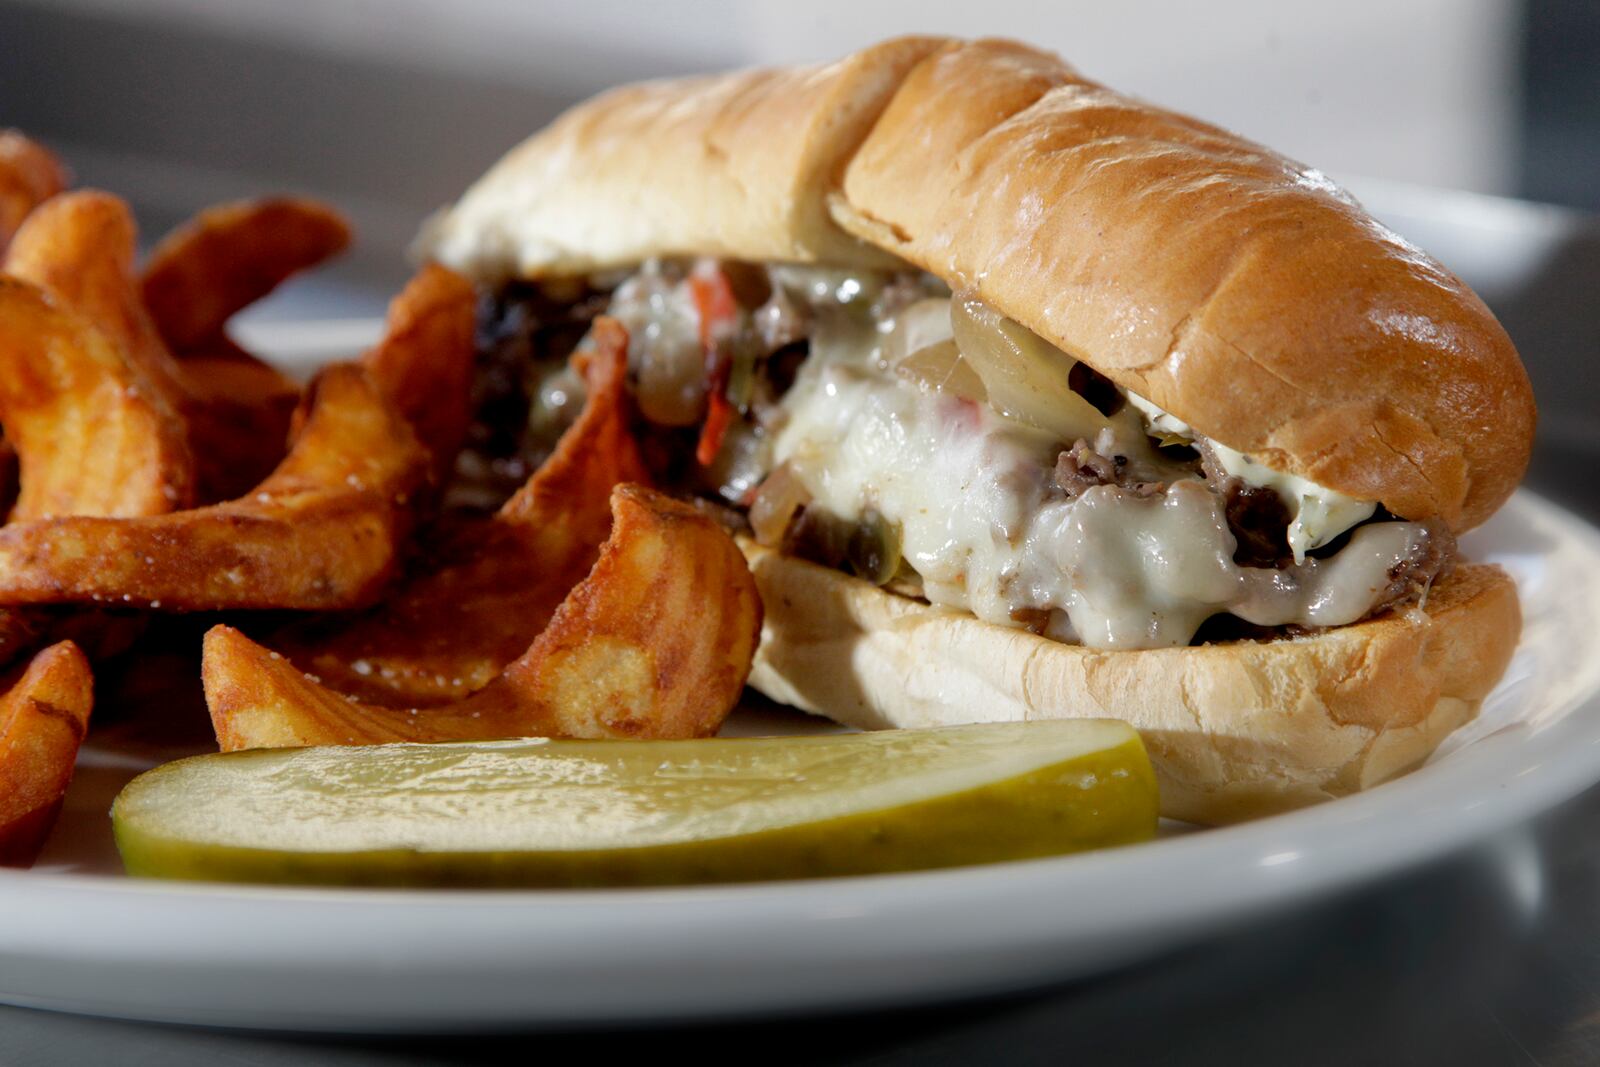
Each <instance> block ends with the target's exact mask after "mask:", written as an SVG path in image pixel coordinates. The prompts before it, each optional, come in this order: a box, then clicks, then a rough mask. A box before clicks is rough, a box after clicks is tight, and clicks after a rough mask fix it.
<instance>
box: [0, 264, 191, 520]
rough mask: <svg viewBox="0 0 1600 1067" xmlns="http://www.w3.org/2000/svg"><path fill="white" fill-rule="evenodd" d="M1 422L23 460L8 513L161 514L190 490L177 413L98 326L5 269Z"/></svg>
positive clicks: (0, 309) (0, 299) (0, 317)
mask: <svg viewBox="0 0 1600 1067" xmlns="http://www.w3.org/2000/svg"><path fill="white" fill-rule="evenodd" d="M0 423H4V425H5V428H6V437H7V440H9V441H10V442H11V444H12V446H13V447H15V449H16V450H17V455H18V459H19V463H20V467H21V480H22V487H21V490H20V492H19V494H18V497H17V503H16V505H15V507H13V508H12V512H11V514H12V520H13V521H17V520H37V519H44V518H49V517H52V516H63V515H96V516H142V515H161V514H164V513H166V512H169V511H171V510H172V509H173V508H175V507H181V506H183V504H184V503H185V502H186V501H187V500H188V498H189V494H190V492H191V490H192V485H191V480H190V469H191V468H190V460H189V448H188V442H187V440H186V439H185V434H184V426H183V422H182V420H181V419H179V418H178V417H177V416H175V415H174V414H173V412H172V411H171V409H170V408H169V407H168V406H167V405H165V404H163V403H162V402H161V398H160V397H159V396H158V395H157V394H156V393H155V391H154V390H153V389H152V388H151V387H150V386H149V384H148V382H147V381H146V380H145V379H144V377H143V376H142V375H140V374H139V373H138V372H137V371H136V370H135V369H134V368H133V366H132V364H130V363H129V362H128V360H127V359H126V358H125V357H124V356H123V355H122V353H121V352H120V351H119V350H118V349H117V348H116V347H115V346H113V345H112V344H111V343H110V342H109V341H108V340H107V339H106V337H105V335H104V334H103V333H101V331H100V330H98V329H96V328H95V327H93V326H91V325H90V324H89V323H88V322H87V321H85V320H84V319H83V318H82V317H80V316H78V315H74V314H72V313H70V312H68V311H66V310H64V309H63V308H62V307H60V306H59V305H58V303H57V302H56V301H54V300H52V299H51V298H50V297H48V296H47V295H45V294H44V293H43V292H41V291H40V290H39V289H38V288H36V287H34V286H32V285H29V284H27V283H25V282H22V281H18V280H16V279H12V278H4V277H0Z"/></svg>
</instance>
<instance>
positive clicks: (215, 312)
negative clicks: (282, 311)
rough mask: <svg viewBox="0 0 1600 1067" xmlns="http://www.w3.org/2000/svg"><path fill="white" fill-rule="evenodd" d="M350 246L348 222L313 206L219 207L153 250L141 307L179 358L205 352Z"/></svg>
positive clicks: (287, 202) (292, 202)
mask: <svg viewBox="0 0 1600 1067" xmlns="http://www.w3.org/2000/svg"><path fill="white" fill-rule="evenodd" d="M349 244H350V225H349V223H347V222H345V220H344V218H343V216H341V215H340V214H339V213H338V212H337V211H334V210H333V209H332V208H330V207H328V206H327V205H325V204H321V203H318V202H317V201H315V200H305V199H298V198H288V197H281V198H274V199H267V200H244V201H238V202H236V203H230V204H219V205H218V206H216V207H213V208H209V209H207V210H205V211H202V212H201V213H200V214H198V215H196V216H195V217H194V218H193V219H192V220H190V221H189V222H188V223H186V224H185V225H183V226H181V227H179V228H178V229H176V230H174V231H173V232H172V233H170V234H168V235H167V236H166V237H165V238H163V239H162V241H161V243H160V244H158V245H156V247H155V249H154V250H153V251H152V252H151V253H150V261H149V262H148V263H147V264H146V265H145V270H144V283H143V287H144V303H145V306H146V307H147V308H149V310H150V315H151V317H152V318H153V319H154V320H155V324H156V328H157V329H159V330H160V331H161V336H162V337H164V338H165V339H166V341H167V344H169V345H170V346H172V349H173V351H174V352H176V353H177V354H178V356H179V357H180V358H182V357H184V356H186V355H188V354H189V353H190V352H193V351H201V352H205V351H207V350H210V349H212V348H213V346H214V345H215V344H216V343H217V342H219V341H223V340H225V338H226V335H225V333H224V331H225V329H226V327H227V324H228V320H229V319H231V318H232V317H233V316H234V315H236V314H237V313H239V312H240V311H242V310H244V309H245V308H247V307H249V306H250V305H251V304H253V303H255V302H256V301H257V300H260V299H261V298H262V297H264V296H266V295H267V294H268V293H270V292H272V291H273V290H274V289H276V288H277V287H278V286H279V285H281V284H282V283H283V282H284V281H285V280H287V279H288V278H290V277H291V276H293V275H295V274H298V273H299V272H301V271H303V270H307V269H309V268H311V267H314V266H316V265H317V264H319V263H321V262H323V261H324V260H327V259H329V258H331V257H332V256H335V255H337V254H338V253H340V252H342V251H344V249H345V248H346V247H347V246H348V245H349Z"/></svg>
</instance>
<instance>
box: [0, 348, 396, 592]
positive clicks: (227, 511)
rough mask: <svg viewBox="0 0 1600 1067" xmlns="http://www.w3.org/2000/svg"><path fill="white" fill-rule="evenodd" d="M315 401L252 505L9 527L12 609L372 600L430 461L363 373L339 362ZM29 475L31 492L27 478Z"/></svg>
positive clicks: (2, 552) (3, 566)
mask: <svg viewBox="0 0 1600 1067" xmlns="http://www.w3.org/2000/svg"><path fill="white" fill-rule="evenodd" d="M310 395H311V415H310V418H309V419H308V420H307V423H306V427H305V430H304V432H303V433H302V434H301V435H300V437H299V439H298V440H297V441H296V442H295V445H294V447H293V449H292V450H291V451H290V453H289V455H288V456H287V457H286V458H285V459H284V461H283V463H281V464H280V465H279V466H278V468H277V470H275V471H274V472H273V473H272V475H271V477H269V478H268V479H267V480H266V481H264V482H262V483H261V484H260V485H259V486H257V487H256V489H255V490H254V491H253V492H251V493H250V494H248V495H246V496H244V497H241V498H240V499H238V500H234V501H230V502H228V503H225V504H216V505H212V506H210V507H205V508H197V509H194V510H192V511H183V512H178V513H175V514H171V515H159V516H154V517H150V518H133V519H108V518H84V517H65V518H54V519H43V520H35V521H29V522H21V523H17V522H13V523H11V524H10V525H8V526H5V527H0V602H5V603H12V604H48V603H105V602H111V603H120V604H128V605H130V606H137V607H151V608H158V607H159V608H166V609H167V610H174V611H200V610H216V609H222V608H289V609H306V610H333V609H347V608H360V607H365V606H367V605H368V604H370V603H372V601H373V600H374V599H375V598H376V597H377V595H378V594H379V592H380V591H381V590H382V588H383V585H384V583H385V582H387V581H388V579H389V577H390V575H391V574H392V572H393V569H394V565H395V560H396V557H397V555H398V553H399V547H400V544H401V541H402V539H403V537H404V536H405V534H406V532H407V530H408V529H409V524H410V509H409V507H408V505H409V502H410V498H411V496H412V495H413V494H414V493H415V492H416V491H417V489H418V487H419V486H420V485H421V484H422V483H423V481H424V480H425V478H426V476H427V462H428V456H427V453H426V450H424V449H423V448H422V446H421V445H420V444H418V442H417V440H416V437H415V436H414V435H413V434H412V432H411V430H410V427H408V426H407V425H406V423H405V420H404V419H403V418H401V417H400V416H399V415H398V414H397V413H395V412H394V411H393V410H392V409H391V408H390V407H389V406H388V404H387V403H386V402H384V400H383V398H382V397H381V396H379V395H378V393H377V390H376V389H375V388H374V387H373V386H372V384H371V383H370V382H368V381H367V378H366V375H365V374H364V373H363V372H362V371H361V370H360V369H359V368H357V367H353V366H350V365H342V366H334V367H331V368H329V369H328V370H327V371H325V372H323V374H322V376H321V377H320V378H319V379H318V380H317V382H315V383H313V386H312V388H311V390H310ZM23 478H24V486H25V487H26V480H27V473H26V470H24V475H23ZM24 492H25V493H26V492H27V489H26V488H24Z"/></svg>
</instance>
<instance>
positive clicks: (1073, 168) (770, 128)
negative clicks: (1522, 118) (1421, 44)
mask: <svg viewBox="0 0 1600 1067" xmlns="http://www.w3.org/2000/svg"><path fill="white" fill-rule="evenodd" d="M421 247H422V250H423V251H424V252H425V253H428V254H431V255H434V256H436V257H438V258H440V259H442V260H443V261H445V262H446V263H448V264H450V265H451V266H454V267H456V268H457V269H460V270H464V271H466V272H468V273H470V274H473V275H475V276H477V277H478V278H480V279H483V280H486V281H491V282H493V281H499V280H502V279H504V278H505V277H507V276H510V275H516V276H522V277H539V276H548V275H558V274H571V273H578V272H584V271H589V270H594V269H598V268H604V267H612V266H622V265H627V264H631V263H635V262H638V261H639V260H642V259H645V258H648V257H650V256H657V255H697V254H708V255H717V256H725V257H731V258H740V259H748V260H793V261H799V262H822V263H831V264H838V265H846V266H848V265H862V266H882V265H885V264H892V263H895V262H899V261H904V262H910V263H913V264H915V265H917V266H919V267H922V268H923V269H925V270H929V271H931V272H933V273H935V274H937V275H939V276H940V277H942V278H944V279H946V280H947V281H949V282H950V283H951V284H952V286H954V287H957V288H961V287H972V288H975V289H976V290H977V291H978V293H979V295H980V296H981V297H982V298H983V299H984V300H985V301H987V302H988V303H990V304H992V305H993V306H995V307H996V308H998V309H1000V310H1001V311H1003V312H1004V313H1005V314H1007V315H1010V316H1011V317H1012V318H1015V319H1016V320H1018V321H1019V322H1022V323H1023V324H1025V325H1027V326H1028V327H1030V328H1031V329H1033V330H1034V331H1036V332H1037V333H1039V334H1040V335H1042V336H1043V337H1045V338H1046V339H1048V340H1049V341H1051V342H1052V343H1054V344H1055V345H1057V346H1059V347H1060V348H1061V349H1063V350H1064V351H1066V352H1067V353H1069V354H1071V355H1072V356H1074V357H1075V358H1078V359H1081V360H1083V362H1085V363H1087V364H1089V365H1090V366H1093V367H1094V368H1095V369H1097V370H1099V371H1100V372H1101V373H1102V374H1104V375H1106V376H1107V377H1109V378H1111V379H1112V380H1113V381H1115V382H1116V383H1117V384H1118V385H1121V386H1123V387H1124V388H1126V389H1129V390H1131V391H1133V392H1135V393H1138V394H1139V395H1141V396H1143V397H1145V398H1147V399H1148V400H1151V401H1153V402H1154V403H1156V404H1157V405H1159V406H1160V407H1162V408H1164V409H1166V410H1167V411H1170V412H1172V413H1173V414H1174V415H1176V416H1177V417H1178V418H1180V419H1182V420H1183V421H1185V422H1187V423H1189V424H1190V425H1191V426H1193V427H1194V428H1195V429H1196V430H1197V431H1198V432H1200V433H1202V434H1205V435H1206V436H1208V437H1211V438H1213V439H1215V440H1217V441H1220V442H1221V443H1222V444H1225V445H1228V446H1229V447H1231V448H1234V449H1237V450H1239V451H1241V452H1245V453H1248V454H1249V455H1251V456H1252V458H1254V459H1256V460H1257V461H1258V462H1260V463H1263V464H1265V465H1266V466H1269V467H1272V468H1275V469H1277V470H1282V471H1286V472H1288V473H1291V474H1296V475H1300V476H1301V477H1304V478H1308V479H1310V480H1311V481H1313V482H1316V483H1318V484H1320V485H1324V486H1327V487H1328V488H1331V489H1334V490H1337V491H1339V492H1341V493H1345V494H1347V495H1349V496H1352V497H1356V498H1358V499H1363V500H1376V501H1379V502H1381V503H1382V504H1383V505H1384V506H1385V507H1387V508H1388V509H1389V510H1390V511H1392V512H1394V513H1395V514H1397V515H1400V516H1402V517H1405V518H1423V517H1427V516H1432V515H1438V516H1442V517H1443V518H1444V519H1445V520H1446V521H1447V522H1448V523H1450V525H1451V526H1452V527H1454V528H1455V529H1457V530H1460V529H1464V528H1467V527H1470V526H1473V525H1476V524H1477V523H1479V522H1481V521H1483V520H1484V519H1485V518H1487V517H1488V516H1489V515H1490V514H1492V513H1493V512H1494V511H1495V510H1496V509H1497V508H1498V507H1499V506H1500V504H1501V503H1503V502H1504V501H1505V499H1506V497H1508V496H1509V495H1510V494H1511V491H1512V490H1513V489H1514V488H1515V487H1516V484H1517V482H1518V481H1519V480H1520V479H1521V477H1522V473H1523V471H1524V469H1525V468H1526V466H1527V462H1528V455H1529V451H1530V449H1531V446H1532V437H1533V426H1534V416H1535V413H1534V404H1533V396H1532V391H1531V389H1530V387H1529V384H1528V379H1527V374H1526V372H1525V371H1524V370H1523V367H1522V363H1521V361H1520V360H1519V359H1518V357H1517V352H1516V349H1515V348H1514V347H1513V346H1512V344H1511V341H1510V339H1509V338H1508V337H1507V336H1506V333H1505V331H1504V330H1503V329H1502V328H1501V327H1500V324H1499V323H1498V322H1497V321H1496V320H1495V318H1494V316H1493V314H1492V313H1490V311H1489V310H1488V309H1487V308H1486V307H1485V306H1484V305H1483V302H1482V301H1480V300H1479V299H1478V298H1477V296H1476V295H1474V294H1473V293H1472V291H1471V290H1470V289H1468V288H1467V287H1466V286H1465V285H1464V284H1463V283H1462V282H1461V281H1460V280H1459V279H1458V278H1456V277H1455V276H1454V275H1453V274H1451V273H1450V272H1449V271H1447V270H1445V269H1444V268H1443V267H1442V266H1440V265H1439V264H1438V263H1436V262H1435V261H1434V260H1433V259H1431V258H1430V257H1428V256H1427V255H1426V254H1425V253H1423V252H1422V251H1421V250H1419V249H1417V248H1416V247H1414V246H1412V245H1410V244H1408V243H1407V242H1406V241H1405V240H1403V239H1402V238H1400V237H1398V236H1397V235H1395V234H1394V233H1392V232H1390V231H1389V230H1387V229H1385V228H1384V227H1382V226H1381V225H1379V224H1378V223H1377V222H1375V221H1373V220H1372V219H1371V218H1370V217H1369V216H1368V215H1367V214H1366V213H1365V212H1364V211H1363V210H1362V209H1361V207H1360V205H1359V204H1357V203H1356V202H1355V201H1354V200H1353V199H1352V198H1351V197H1350V196H1349V195H1348V194H1346V193H1345V192H1344V191H1343V190H1341V189H1339V188H1338V187H1337V186H1336V185H1334V184H1333V183H1332V182H1331V181H1329V180H1328V179H1327V178H1326V177H1325V176H1324V175H1322V174H1321V173H1320V172H1318V171H1315V170H1312V169H1309V168H1307V167H1304V166H1302V165H1300V164H1298V163H1295V162H1293V161H1292V160H1289V159H1286V158H1285V157H1283V156H1280V155H1278V154H1276V153H1274V152H1272V151H1270V150H1268V149H1265V148H1262V147H1260V146H1259V145H1255V144H1252V143H1250V142H1248V141H1245V140H1243V139H1241V138H1239V137H1237V136H1235V135H1233V134H1230V133H1228V132H1226V131H1224V130H1221V129H1218V128H1216V127H1214V126H1209V125H1207V124H1205V123H1202V122H1198V121H1196V120H1194V119H1189V118H1185V117H1184V116H1181V115H1177V114H1174V113H1172V112H1169V111H1165V110H1162V109H1160V108H1157V107H1153V106H1151V105H1149V104H1145V103H1141V102H1139V101H1137V100H1133V99H1131V98H1129V97H1125V96H1122V95H1120V94H1118V93H1115V92H1113V91H1111V90H1109V89H1106V88H1105V87H1103V86H1100V85H1098V84H1096V83H1094V82H1091V81H1088V80H1086V79H1084V78H1082V77H1080V76H1078V75H1077V74H1076V73H1075V72H1074V71H1073V70H1072V69H1071V68H1070V67H1068V66H1067V65H1066V64H1065V63H1063V62H1062V61H1061V60H1060V59H1058V58H1056V57H1055V56H1052V55H1049V54H1047V53H1043V52H1039V51H1036V50H1034V49H1030V48H1027V47H1025V46H1023V45H1019V44H1016V43H1013V42H1006V41H978V42H971V43H968V42H960V41H947V40H945V41H942V40H939V39H933V38H904V39H900V40H896V41H890V42H887V43H884V44H880V45H877V46H875V47H873V48H870V49H867V50H865V51H863V52H859V53H856V54H855V55H853V56H850V57H848V58H846V59H844V60H841V61H839V62H837V63H834V64H830V65H828V66H823V67H804V68H792V69H786V70H776V71H750V72H742V73H736V74H729V75H725V76H721V77H714V78H696V79H688V80H683V81H673V82H659V83H653V84H648V85H640V86H633V87H628V88H623V89H620V90H616V91H613V92H611V93H608V94H606V95H604V96H601V97H598V98H596V99H595V100H592V101H590V102H588V103H586V104H584V105H581V106H580V107H578V108H575V109H574V110H572V111H570V112H568V113H567V114H566V115H565V116H563V117H562V118H560V119H559V120H557V121H556V122H555V123H554V124H553V125H552V126H550V127H549V128H548V129H547V130H545V131H543V132H542V133H540V134H537V135H536V136H534V137H533V138H531V139H530V140H528V141H527V142H525V143H524V144H522V145H521V146H519V147H518V148H516V149H514V150H513V151H512V152H511V153H510V154H509V155H508V156H506V158H505V159H503V160H502V161H501V162H500V163H499V164H497V165H496V166H495V167H494V168H493V169H492V170H491V171H490V172H489V173H488V174H487V175H486V176H485V177H484V178H483V179H481V180H480V181H479V182H478V184H477V185H475V186H474V187H473V188H472V189H471V190H469V191H468V193H467V194H466V196H464V197H463V198H462V200H461V201H460V203H458V204H457V205H456V206H455V207H454V208H452V209H450V210H449V211H447V212H446V213H444V214H443V215H442V216H440V217H439V218H438V219H436V220H435V222H434V224H433V225H432V226H431V228H430V229H429V231H428V232H426V233H425V234H424V236H423V239H422V242H421ZM886 253H892V255H888V254H886Z"/></svg>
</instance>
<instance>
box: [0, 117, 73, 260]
mask: <svg viewBox="0 0 1600 1067" xmlns="http://www.w3.org/2000/svg"><path fill="white" fill-rule="evenodd" d="M67 178H68V176H67V168H66V167H64V166H62V164H61V161H60V160H59V159H57V158H56V157H55V155H54V153H52V152H51V151H50V150H49V149H48V148H46V147H44V146H43V145H41V144H40V143H39V142H37V141H34V140H31V139H30V138H28V137H25V136H23V135H22V134H20V133H18V132H17V131H16V130H0V252H3V251H5V248H6V244H7V243H8V242H9V241H10V240H11V235H12V234H14V233H16V232H17V228H18V227H19V226H21V225H22V220H23V219H25V218H27V217H28V213H29V212H31V211H32V210H33V209H34V208H36V207H38V206H39V205H40V204H42V203H44V202H45V201H46V200H48V199H50V198H51V197H52V196H55V195H56V194H57V193H59V192H60V191H61V190H63V189H65V188H66V187H67Z"/></svg>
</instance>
